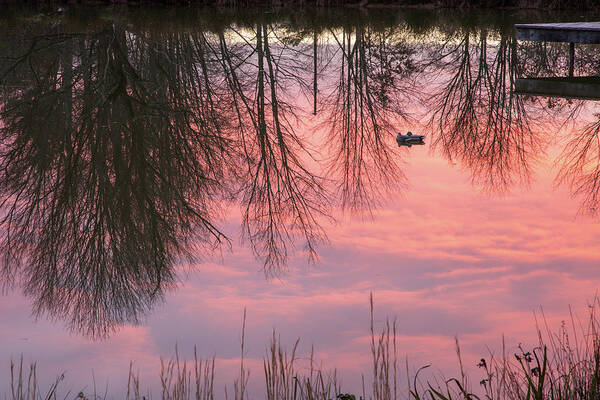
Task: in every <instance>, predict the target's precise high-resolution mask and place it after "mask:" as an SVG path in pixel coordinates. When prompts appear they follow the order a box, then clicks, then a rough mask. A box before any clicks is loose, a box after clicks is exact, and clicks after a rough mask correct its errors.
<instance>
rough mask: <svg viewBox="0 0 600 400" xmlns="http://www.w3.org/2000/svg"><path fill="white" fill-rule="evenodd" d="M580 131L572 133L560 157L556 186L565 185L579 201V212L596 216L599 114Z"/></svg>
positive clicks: (599, 177)
mask: <svg viewBox="0 0 600 400" xmlns="http://www.w3.org/2000/svg"><path fill="white" fill-rule="evenodd" d="M595 117H596V118H597V120H596V121H594V122H591V123H589V124H587V125H586V126H585V127H584V128H583V129H582V130H581V131H579V132H578V131H577V130H575V131H574V132H573V133H572V134H571V136H570V139H569V141H568V142H567V143H566V144H565V148H564V150H563V152H562V154H561V156H560V165H561V168H560V171H559V173H558V176H557V179H556V180H557V183H559V184H560V183H566V184H568V185H569V186H570V188H571V194H572V195H573V196H575V197H579V198H581V206H580V210H581V212H583V213H587V214H591V215H597V214H598V208H599V205H600V114H595Z"/></svg>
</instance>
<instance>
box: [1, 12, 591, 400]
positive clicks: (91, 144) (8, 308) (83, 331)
mask: <svg viewBox="0 0 600 400" xmlns="http://www.w3.org/2000/svg"><path fill="white" fill-rule="evenodd" d="M1 15H2V23H1V25H0V26H1V28H0V29H1V30H2V35H1V36H0V37H1V39H0V72H1V73H2V75H1V76H0V85H1V86H0V96H1V101H0V141H1V146H0V196H1V199H2V218H3V219H2V236H1V242H0V249H1V255H2V258H1V260H2V264H1V265H0V273H1V278H2V285H3V287H4V289H5V290H4V294H3V296H2V297H0V338H1V340H0V355H1V358H0V362H2V363H3V364H4V365H5V366H6V365H8V363H9V360H10V359H11V358H13V359H16V358H18V357H19V356H20V355H21V354H23V356H24V358H25V360H26V361H35V360H37V361H38V370H39V372H38V374H39V379H40V381H42V382H50V381H51V380H52V379H54V377H55V376H56V375H58V374H59V373H61V372H63V371H65V372H66V377H67V378H66V381H65V384H64V385H65V387H66V388H69V389H72V390H73V391H75V392H77V391H79V390H81V389H83V388H86V390H88V391H89V390H90V388H91V385H92V382H93V380H95V382H96V384H97V385H98V386H99V387H102V390H100V391H103V390H104V387H105V385H106V384H107V382H108V383H109V385H108V386H109V388H108V389H107V390H108V393H109V396H115V397H119V394H122V393H124V391H125V390H126V389H125V388H126V381H127V371H128V369H129V362H130V361H133V362H134V364H133V365H134V369H135V370H136V371H139V373H140V377H141V381H142V386H143V387H144V388H148V389H150V390H152V391H157V390H158V388H159V386H160V382H159V381H158V380H157V376H158V371H159V369H160V356H161V355H162V356H164V357H169V356H171V355H172V354H173V352H174V348H175V345H176V344H177V346H178V348H179V352H180V354H181V356H182V358H189V357H191V356H192V354H193V347H194V345H196V346H197V350H198V354H199V355H200V356H201V357H212V356H216V373H217V377H216V387H217V388H218V389H216V390H215V391H216V393H217V394H218V396H219V397H221V396H222V395H223V394H224V392H223V390H222V388H223V387H224V386H225V385H226V384H227V385H229V386H230V387H231V383H232V382H233V379H234V377H235V376H236V374H239V359H240V354H241V351H240V335H241V328H242V319H243V315H244V310H246V314H247V317H246V328H245V351H244V357H245V362H246V365H247V368H248V369H249V370H250V371H251V372H250V378H249V382H248V391H249V394H250V395H251V397H254V398H261V397H263V396H264V389H263V387H264V383H263V380H264V378H263V366H262V358H263V357H264V355H265V351H266V348H267V346H268V344H269V340H270V338H271V336H272V332H273V330H275V331H276V332H277V335H279V336H280V337H281V340H282V342H283V343H284V344H285V345H286V346H287V347H288V348H291V346H292V345H293V343H294V342H295V340H296V339H297V338H298V337H299V338H301V341H300V344H299V350H298V353H299V354H300V355H301V360H300V363H301V364H302V363H304V364H302V365H303V366H301V367H300V370H301V371H302V368H308V367H307V366H306V361H307V360H306V357H308V355H309V354H310V351H311V347H312V346H314V358H315V360H318V363H319V364H318V365H319V368H322V369H323V370H327V371H331V370H333V369H334V368H337V370H338V372H337V373H338V376H339V377H340V378H341V381H342V388H343V392H352V393H360V392H362V388H361V387H362V383H361V374H365V381H366V382H367V385H369V382H370V379H371V378H370V367H371V361H370V353H369V343H370V338H369V334H370V330H369V329H370V328H369V323H370V313H369V295H370V294H371V293H372V294H373V297H374V303H375V318H374V322H375V328H376V329H380V328H381V327H382V326H383V324H384V322H385V319H386V317H389V318H391V319H394V318H396V319H397V323H398V328H397V335H398V339H397V346H398V352H399V356H400V357H401V358H402V359H403V358H404V357H406V358H407V359H408V363H409V368H410V369H411V370H414V369H416V368H418V367H420V366H422V365H426V364H432V367H431V368H430V371H431V374H433V375H441V374H444V375H445V376H452V375H455V374H457V371H458V363H457V361H456V354H455V350H454V346H455V344H454V343H455V337H458V339H459V341H460V343H461V347H462V349H461V350H462V357H463V361H464V365H465V370H466V371H467V372H469V373H471V374H472V375H473V386H477V382H478V380H479V379H480V378H479V377H480V375H481V372H480V371H478V370H477V367H476V363H477V362H478V361H479V359H480V358H481V357H482V356H487V355H489V352H490V351H493V352H497V351H499V349H501V343H502V337H503V335H504V340H505V343H506V347H507V352H509V353H511V352H515V351H516V349H517V346H518V345H519V343H523V344H525V345H529V346H531V345H533V344H535V340H536V337H535V320H534V314H533V312H534V310H538V316H539V315H540V307H543V310H544V311H543V312H544V314H545V316H546V320H547V322H548V324H549V325H550V326H556V327H558V326H559V324H560V321H561V320H563V319H566V318H567V317H568V316H569V309H568V307H569V305H572V306H573V309H574V310H575V311H576V312H581V313H582V314H585V306H586V304H587V303H588V302H591V301H592V300H593V299H594V296H595V294H596V291H597V287H598V286H597V279H598V277H599V276H600V271H599V270H598V262H599V261H600V253H599V250H600V248H599V239H600V224H599V221H598V215H597V209H598V206H599V204H598V203H599V202H600V136H599V135H600V120H599V114H598V113H599V112H600V107H598V103H597V101H598V100H599V99H600V94H599V95H598V96H597V97H595V98H594V96H593V95H589V93H590V92H589V91H588V92H586V95H585V96H583V95H582V96H577V93H575V94H573V93H570V94H569V96H568V97H566V96H561V95H560V93H558V94H556V93H554V94H555V96H553V97H548V96H544V93H543V90H542V92H541V93H540V91H537V92H536V93H532V92H531V91H530V92H526V93H522V92H521V93H517V91H516V90H515V83H516V80H517V79H518V78H521V79H523V78H548V77H556V76H558V77H561V76H562V77H564V76H567V73H568V45H565V44H556V43H554V44H551V43H532V42H516V41H515V39H514V31H513V28H512V26H513V24H514V23H517V22H553V21H573V20H593V19H594V18H595V16H594V15H585V16H581V15H566V14H565V15H558V14H557V15H549V14H547V13H543V14H537V13H531V12H520V13H517V12H515V13H499V12H474V11H468V12H465V11H453V10H441V11H429V10H396V9H382V10H368V11H366V10H357V9H318V10H317V9H304V10H295V11H292V10H277V9H263V10H244V11H237V12H234V11H223V10H215V9H161V8H150V9H136V8H129V9H127V8H110V9H106V8H77V7H71V8H66V9H65V10H63V11H62V12H56V10H53V9H29V8H16V7H13V8H4V9H2V13H1ZM596 18H597V17H596ZM599 56H600V53H599V52H598V48H597V47H594V46H589V45H580V46H578V47H577V50H576V64H575V75H576V76H580V77H581V76H585V77H587V76H594V75H598V72H599V70H600V57H599ZM581 82H584V83H585V84H587V85H588V86H589V87H591V88H592V93H593V90H594V89H593V88H594V87H596V88H598V87H600V84H599V83H598V81H596V80H595V79H593V78H591V79H587V78H586V79H580V82H579V83H581ZM590 85H591V86H590ZM594 85H596V86H594ZM598 93H600V91H599V92H598ZM408 131H412V132H414V133H415V134H422V135H425V140H424V142H425V144H424V145H412V146H398V145H397V143H396V140H395V138H396V134H397V133H398V132H401V133H406V132H408ZM5 378H8V377H7V376H5V377H2V378H1V379H2V382H3V383H2V386H0V389H2V392H6V391H7V390H8V386H7V382H6V381H7V379H5ZM403 382H404V381H403ZM230 390H232V389H230ZM229 393H232V392H231V391H230V392H229Z"/></svg>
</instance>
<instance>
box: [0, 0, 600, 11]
mask: <svg viewBox="0 0 600 400" xmlns="http://www.w3.org/2000/svg"><path fill="white" fill-rule="evenodd" d="M0 4H49V5H71V4H83V5H107V4H108V5H110V4H113V5H130V6H161V5H163V6H217V7H249V6H251V7H254V6H255V7H304V6H316V7H358V8H390V7H392V8H426V9H433V8H458V9H464V8H495V9H535V10H548V9H551V10H595V11H598V10H600V0H581V1H572V0H433V1H431V0H425V1H420V0H0Z"/></svg>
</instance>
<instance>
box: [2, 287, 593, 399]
mask: <svg viewBox="0 0 600 400" xmlns="http://www.w3.org/2000/svg"><path fill="white" fill-rule="evenodd" d="M370 306H371V307H370V310H371V320H370V351H371V357H372V369H373V370H372V377H371V379H372V387H371V388H370V389H369V390H368V391H367V390H366V387H365V383H364V377H363V393H362V394H360V395H358V394H357V395H354V394H347V393H343V392H342V387H341V384H340V381H339V379H338V376H337V372H336V370H333V371H330V372H327V371H324V370H322V369H321V368H318V367H317V362H316V360H315V353H314V349H311V352H310V356H309V357H308V358H307V359H306V360H307V361H308V363H309V367H308V368H300V367H299V361H300V358H299V357H298V344H299V339H298V340H296V341H295V342H294V344H293V346H292V347H291V349H286V348H285V347H284V346H283V345H282V342H281V338H280V337H279V336H278V335H277V333H276V332H275V331H273V334H272V337H271V341H270V345H269V347H268V348H267V352H266V354H265V357H264V358H263V369H264V387H265V398H266V399H267V400H333V399H336V398H337V399H340V400H353V399H354V400H355V399H356V398H357V397H362V398H363V399H369V400H397V399H407V400H422V399H423V400H425V399H427V400H453V399H462V400H480V399H481V400H483V399H486V400H542V399H551V400H567V399H578V400H587V399H590V400H592V399H598V398H600V319H599V318H598V315H599V311H600V300H599V299H598V298H596V299H595V300H594V301H593V303H592V304H591V305H590V306H589V309H588V313H587V315H586V318H584V319H583V320H580V319H579V318H578V317H577V316H576V315H575V313H573V312H572V310H570V318H569V320H568V321H564V322H563V323H562V325H561V326H560V327H559V328H558V329H557V330H552V329H551V328H550V327H549V324H548V322H547V319H546V317H545V315H544V312H543V310H541V311H540V312H539V313H537V314H536V315H535V326H536V333H537V337H538V340H537V342H538V343H537V344H536V346H534V347H533V348H529V349H528V348H525V347H524V346H522V345H520V344H519V346H518V351H517V353H516V354H514V353H513V354H509V352H508V351H507V347H506V344H505V342H504V338H503V340H502V350H501V353H500V354H498V355H496V354H494V353H493V352H490V354H489V355H488V356H487V357H484V358H481V359H480V360H479V363H478V364H477V365H478V366H479V368H480V370H481V372H482V376H481V377H478V378H477V379H475V381H477V380H478V381H479V385H478V386H477V387H476V388H475V389H473V388H471V385H470V383H469V382H470V381H471V380H472V378H473V377H472V376H471V377H469V376H467V375H466V374H465V372H464V368H463V357H462V355H461V350H460V344H459V342H458V339H457V340H456V354H457V358H458V366H459V375H458V376H457V377H451V378H450V379H437V380H435V381H431V380H429V381H424V382H422V380H421V379H420V377H419V374H421V372H422V371H423V370H425V369H426V368H428V367H429V365H425V366H422V367H421V368H419V369H418V370H417V371H416V372H415V373H412V374H411V373H410V372H409V371H410V368H409V365H408V362H407V363H406V372H405V373H403V374H404V375H405V376H404V378H405V379H406V382H407V384H406V389H407V390H406V391H405V390H403V389H401V388H400V384H399V382H400V379H401V378H402V376H401V375H402V374H401V371H400V368H399V357H398V346H397V339H398V323H397V321H396V320H392V321H390V320H389V319H386V321H385V323H384V324H383V327H382V328H381V329H380V330H377V329H376V327H375V322H374V320H375V318H374V304H373V297H372V296H371V297H370ZM245 327H246V313H245V311H244V317H243V321H242V331H241V347H240V350H241V362H240V370H239V376H238V377H236V378H235V380H234V382H233V392H232V394H233V399H234V400H243V399H245V398H247V397H248V395H247V393H246V386H247V383H248V380H249V376H250V375H249V371H248V370H247V368H246V366H245V360H244V354H245ZM306 360H304V361H306ZM302 371H304V373H303V372H302ZM159 378H160V388H161V390H160V394H158V396H159V397H158V398H160V399H162V400H192V399H194V400H214V399H215V398H222V397H223V396H221V395H220V394H217V393H216V392H215V385H214V382H215V357H212V358H207V359H203V358H200V357H199V356H198V353H197V349H196V348H195V347H194V356H193V359H191V360H189V361H188V360H182V359H181V358H180V354H179V349H178V347H177V346H175V354H174V356H173V357H171V358H170V359H167V360H165V359H162V358H161V370H160V376H159ZM9 379H10V385H9V388H10V393H8V394H5V395H4V398H6V399H10V400H38V399H45V400H56V399H59V398H60V399H88V400H92V399H93V400H98V399H105V398H106V393H105V394H104V395H103V396H100V395H98V394H97V392H96V388H95V384H94V387H93V391H92V393H89V394H86V393H84V392H83V391H81V392H79V393H77V394H73V393H71V392H67V393H66V394H59V385H60V384H61V382H62V381H63V380H64V379H65V374H64V373H61V374H60V375H59V376H58V377H57V379H56V380H55V381H54V382H53V383H52V384H51V385H50V387H49V388H48V389H47V390H46V392H45V393H44V392H42V391H41V389H40V387H39V384H38V379H37V365H36V363H33V364H31V365H28V366H27V365H25V364H24V362H23V357H21V358H20V359H19V360H18V361H17V362H15V361H11V362H10V378H9ZM141 388H142V384H141V382H140V378H139V374H137V373H136V372H135V371H134V366H133V364H132V363H131V364H130V368H129V379H128V383H127V392H126V393H125V394H124V396H123V398H126V399H127V400H146V399H150V398H156V397H154V396H153V395H152V394H151V393H145V394H144V393H143V392H142V389H141ZM224 395H225V398H226V399H228V398H229V393H228V392H227V389H226V390H225V393H224Z"/></svg>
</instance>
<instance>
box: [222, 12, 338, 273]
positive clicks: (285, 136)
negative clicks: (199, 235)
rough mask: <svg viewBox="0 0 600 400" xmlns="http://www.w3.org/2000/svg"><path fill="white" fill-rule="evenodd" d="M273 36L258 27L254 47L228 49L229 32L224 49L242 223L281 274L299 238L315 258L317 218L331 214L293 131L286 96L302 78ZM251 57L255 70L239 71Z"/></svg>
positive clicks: (264, 27) (268, 264)
mask: <svg viewBox="0 0 600 400" xmlns="http://www.w3.org/2000/svg"><path fill="white" fill-rule="evenodd" d="M269 33H270V32H269V28H268V26H267V25H265V24H260V23H259V24H257V25H256V30H255V37H254V40H255V44H254V46H252V48H249V46H244V47H243V48H241V49H240V48H237V49H232V48H229V47H228V44H227V41H226V40H225V38H224V36H223V35H221V37H220V46H221V52H222V55H223V66H224V70H225V75H226V77H227V86H228V88H229V90H230V93H231V96H232V99H233V106H234V110H235V119H236V120H237V125H236V126H235V128H234V129H236V131H237V132H238V134H239V135H240V139H241V142H242V143H243V149H244V153H243V155H242V158H243V162H244V164H245V166H246V172H245V175H244V179H242V180H241V182H242V183H241V193H242V202H243V204H244V216H243V226H244V230H245V232H246V236H247V238H248V239H249V241H250V242H251V244H252V247H253V249H254V251H255V252H256V254H257V255H258V256H259V257H260V258H262V259H264V266H265V269H266V271H267V272H269V273H276V272H277V271H279V270H281V268H282V267H283V266H285V262H286V259H287V246H288V244H290V243H292V242H291V241H290V239H293V237H295V236H301V237H302V238H303V239H304V242H305V249H306V251H307V253H308V255H309V257H312V258H314V257H315V256H316V251H315V245H316V244H317V243H318V242H320V241H322V240H324V238H325V235H324V232H323V231H322V229H321V227H320V225H319V223H318V221H317V217H319V216H323V215H326V212H325V210H326V206H327V194H326V191H325V188H324V187H323V184H322V180H321V179H320V178H319V177H318V176H317V175H316V174H315V173H314V172H311V171H310V170H309V169H308V167H307V166H306V162H307V160H309V159H310V154H309V152H308V151H307V150H308V149H307V148H306V145H305V143H304V142H303V140H302V138H301V137H300V136H298V134H297V133H296V132H295V126H296V125H297V115H296V111H295V109H294V107H295V106H294V105H293V104H290V103H287V102H286V101H285V100H284V98H283V97H282V96H281V94H280V92H281V91H284V90H285V85H286V84H289V80H290V79H293V80H296V81H297V80H299V78H300V77H299V75H298V73H297V72H296V71H294V70H293V69H289V68H286V65H284V64H285V62H284V61H283V60H282V57H281V54H279V56H277V57H275V55H274V54H273V51H272V49H271V45H270V42H269V40H270V35H269ZM248 52H250V54H248ZM252 56H255V60H256V68H255V69H248V68H246V69H244V68H243V67H239V65H241V64H240V61H239V60H242V59H245V58H249V57H252ZM246 67H247V66H246ZM292 67H293V64H292Z"/></svg>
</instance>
